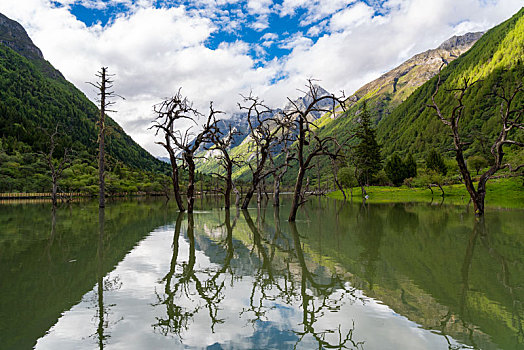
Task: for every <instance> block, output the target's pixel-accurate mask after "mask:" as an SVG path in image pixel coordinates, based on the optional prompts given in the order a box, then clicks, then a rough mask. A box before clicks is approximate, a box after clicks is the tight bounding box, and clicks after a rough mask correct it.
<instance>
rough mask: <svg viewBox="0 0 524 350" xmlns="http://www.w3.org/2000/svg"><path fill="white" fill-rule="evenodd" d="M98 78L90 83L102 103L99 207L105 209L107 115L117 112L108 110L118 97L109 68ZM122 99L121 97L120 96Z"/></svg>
mask: <svg viewBox="0 0 524 350" xmlns="http://www.w3.org/2000/svg"><path fill="white" fill-rule="evenodd" d="M95 75H96V77H97V78H99V79H100V81H97V82H96V83H88V84H90V85H92V86H94V87H95V88H96V89H97V90H98V92H97V95H98V98H99V101H100V116H99V119H98V122H97V124H98V184H99V192H98V196H99V200H98V203H99V207H100V208H103V207H105V186H106V185H105V137H106V131H107V126H106V120H105V118H106V113H107V112H115V111H114V110H110V109H108V107H110V106H112V105H114V104H115V102H114V101H111V98H112V97H115V96H118V95H116V94H115V92H114V91H113V90H112V88H113V80H112V79H111V77H112V76H113V74H108V73H107V67H102V68H101V69H100V71H98V72H97V73H96V74H95ZM119 97H121V96H119Z"/></svg>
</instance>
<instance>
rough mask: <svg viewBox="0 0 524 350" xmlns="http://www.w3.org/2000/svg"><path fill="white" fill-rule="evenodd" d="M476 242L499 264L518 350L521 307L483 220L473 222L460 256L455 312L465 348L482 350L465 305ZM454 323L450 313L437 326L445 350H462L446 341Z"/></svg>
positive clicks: (522, 333)
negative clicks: (462, 260)
mask: <svg viewBox="0 0 524 350" xmlns="http://www.w3.org/2000/svg"><path fill="white" fill-rule="evenodd" d="M479 239H480V241H481V243H482V245H483V246H484V248H485V249H486V251H487V252H488V253H489V255H490V256H491V257H492V258H493V259H494V260H495V262H496V263H498V264H500V267H501V272H500V274H499V275H498V279H499V282H500V283H501V285H502V286H504V288H505V289H506V290H507V291H508V293H509V295H510V297H511V305H512V306H513V308H512V310H511V312H512V314H511V315H512V319H511V321H512V324H513V325H514V326H515V328H516V329H517V333H516V335H515V346H516V347H515V348H516V349H517V348H520V347H521V346H522V345H523V344H524V331H523V328H522V316H521V313H522V303H521V301H520V300H519V299H518V297H517V294H516V293H515V292H514V291H515V287H514V286H513V285H512V283H511V278H510V273H509V269H508V261H507V259H506V258H505V257H504V256H503V255H502V254H500V253H499V252H498V251H497V249H496V248H495V247H494V245H493V244H492V242H491V237H490V235H489V232H488V229H487V228H486V223H485V221H484V217H480V218H475V223H474V226H473V231H472V232H471V234H470V236H469V239H468V244H467V246H466V253H465V255H464V262H463V264H462V268H461V277H462V286H461V294H460V299H459V310H458V315H457V316H458V318H459V319H460V322H461V324H462V326H463V327H464V329H465V330H466V331H467V333H468V341H469V344H471V347H470V346H468V347H467V348H468V349H471V348H473V349H479V350H480V349H482V345H479V344H478V343H477V341H476V339H475V338H476V337H475V332H476V330H477V326H476V325H475V323H474V321H475V317H474V315H473V313H472V312H471V311H470V310H469V303H468V295H469V293H470V292H473V293H474V291H472V290H471V289H470V285H469V284H470V283H469V274H470V270H471V265H472V261H473V255H474V251H475V246H476V244H477V241H478V240H479ZM454 320H455V315H454V313H453V311H452V310H451V309H450V310H449V311H448V313H447V314H446V315H445V316H444V317H443V318H442V320H441V322H440V327H441V328H440V331H441V332H442V335H443V336H444V337H445V339H446V341H447V343H448V349H450V350H456V349H462V348H464V347H463V346H462V345H457V344H452V343H451V340H450V336H449V335H448V334H447V329H448V328H451V327H452V325H451V323H453V322H454Z"/></svg>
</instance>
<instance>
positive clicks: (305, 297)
mask: <svg viewBox="0 0 524 350" xmlns="http://www.w3.org/2000/svg"><path fill="white" fill-rule="evenodd" d="M224 212H225V218H224V222H223V223H222V224H221V225H219V226H217V227H215V228H214V229H222V230H225V234H226V235H225V238H223V240H222V241H221V242H219V246H221V247H222V249H223V251H224V252H225V256H224V258H223V260H222V261H221V263H220V265H218V266H217V265H214V264H212V265H208V266H206V267H200V266H201V265H199V264H198V263H197V261H196V260H197V254H196V244H195V222H194V217H193V215H191V214H188V219H187V240H188V244H189V255H188V258H187V261H179V241H180V234H181V229H182V222H183V221H184V214H183V213H180V214H179V216H178V217H177V220H176V224H175V232H174V237H173V256H172V258H171V265H170V269H169V272H168V273H167V274H166V276H164V278H163V279H162V282H163V283H165V285H164V291H163V293H157V294H156V296H157V303H156V304H155V306H165V308H166V312H165V314H164V315H165V316H163V317H157V318H156V320H157V322H156V323H155V324H153V328H154V329H155V331H158V332H160V333H161V334H163V335H175V336H176V337H178V338H179V339H180V340H181V341H182V339H183V333H184V332H186V331H188V330H189V328H190V326H191V323H192V322H193V319H194V317H196V315H197V314H198V313H199V312H200V311H203V310H206V311H207V312H206V313H207V315H208V317H209V320H210V323H211V326H210V327H211V331H212V332H215V327H216V325H218V324H221V323H224V322H225V319H224V318H222V317H221V316H220V315H219V311H220V310H221V303H222V302H223V301H224V298H225V295H226V288H228V285H226V283H225V282H226V280H228V279H230V281H231V282H230V285H229V287H233V285H234V283H235V281H239V280H240V279H241V277H238V276H235V273H239V272H235V268H234V267H232V266H231V263H232V261H233V259H234V258H235V249H234V245H233V229H234V227H235V224H236V222H237V220H238V217H239V216H238V214H239V213H238V212H237V216H236V217H235V219H234V221H233V222H231V213H230V211H229V210H225V211H224ZM265 215H266V213H265V211H264V210H262V211H260V210H259V211H258V215H257V220H256V223H255V222H254V221H253V219H252V218H251V216H250V214H249V212H248V211H247V210H244V211H243V217H244V219H245V223H246V224H247V227H248V228H249V232H250V233H251V239H252V245H251V246H250V247H249V249H250V252H249V256H250V257H249V258H248V259H249V261H252V262H254V264H255V266H253V267H252V268H253V270H252V271H250V272H249V275H250V276H252V277H251V278H252V283H250V286H251V292H250V295H249V298H248V302H247V305H246V306H245V307H244V308H242V309H241V310H238V312H239V314H238V316H239V317H240V318H245V319H246V322H247V324H251V325H252V326H253V328H254V329H255V327H256V325H258V324H259V323H260V322H267V321H269V322H271V321H272V320H271V315H270V314H269V312H270V311H271V310H274V309H276V308H279V305H284V306H289V307H293V306H295V307H299V310H300V313H301V314H302V320H301V323H300V324H299V327H300V328H301V329H290V330H288V331H290V332H292V333H291V334H295V338H294V339H295V340H294V341H295V344H294V347H295V348H297V347H298V346H299V345H300V344H301V343H302V342H303V341H304V340H305V339H308V340H307V341H308V344H310V342H314V343H316V344H317V345H318V347H319V348H331V349H341V348H352V349H362V348H363V345H364V343H363V342H359V341H356V340H354V332H355V326H354V323H353V324H352V325H351V326H350V328H349V329H343V327H342V326H341V325H337V326H335V327H333V328H329V327H328V328H326V326H322V325H320V324H319V321H320V320H321V319H323V317H324V316H326V315H328V314H330V313H331V312H334V311H338V310H340V308H341V307H342V306H343V305H344V304H346V303H354V302H361V303H364V302H365V301H366V299H365V298H364V297H362V296H358V295H357V294H358V293H357V291H356V289H355V288H353V287H351V286H350V285H349V284H348V283H346V282H345V281H344V280H343V279H342V278H340V276H338V275H337V274H334V275H332V276H330V277H325V276H320V275H316V274H315V273H313V272H311V271H310V269H309V268H308V263H307V262H306V257H305V256H304V252H303V250H302V244H301V241H300V235H299V233H298V229H297V226H296V225H295V224H294V223H292V224H290V225H289V233H288V234H286V233H284V232H283V231H282V228H281V225H280V216H279V211H278V207H276V208H275V212H274V223H275V226H274V227H272V228H271V229H270V228H268V227H267V226H266V225H265ZM240 263H241V265H242V264H243V263H244V262H243V261H240ZM309 265H310V266H312V264H311V263H309ZM313 265H314V263H313ZM235 266H236V265H235ZM308 346H309V345H308Z"/></svg>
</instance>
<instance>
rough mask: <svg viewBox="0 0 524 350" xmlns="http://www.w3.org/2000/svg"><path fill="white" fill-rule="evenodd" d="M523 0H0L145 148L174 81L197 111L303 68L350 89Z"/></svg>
mask: <svg viewBox="0 0 524 350" xmlns="http://www.w3.org/2000/svg"><path fill="white" fill-rule="evenodd" d="M522 5H523V2H522V0H385V1H380V0H367V1H361V0H312V1H307V0H279V1H272V0H195V1H168V0H55V1H50V0H0V12H1V13H3V14H4V15H6V16H7V17H9V18H11V19H13V20H16V21H18V22H19V23H21V24H22V25H23V26H24V28H25V29H26V30H27V32H28V34H29V36H30V37H31V38H32V40H33V42H34V43H35V44H36V45H37V46H38V47H39V48H40V49H41V50H42V52H43V54H44V57H45V58H46V59H47V60H48V61H50V62H51V64H53V66H55V68H57V69H59V70H60V71H61V72H62V73H63V74H64V76H65V77H66V78H67V79H68V80H69V81H71V82H72V83H73V84H75V85H76V86H77V87H78V88H79V89H80V90H82V91H83V92H84V93H85V94H86V95H87V96H88V97H89V98H90V99H91V100H93V101H94V100H95V97H96V92H95V91H94V90H93V87H92V86H91V85H89V84H87V83H86V82H87V81H95V80H96V78H95V74H96V72H97V71H98V70H99V69H100V67H102V66H104V67H108V70H109V72H110V73H113V74H115V76H114V80H115V84H114V89H115V91H116V92H117V93H118V94H119V95H121V96H123V97H125V100H118V101H116V102H117V103H116V105H115V106H114V107H115V108H114V109H116V110H117V112H116V113H112V114H110V116H111V117H112V118H114V119H115V120H116V121H117V122H118V123H119V124H120V125H121V126H122V127H123V128H124V130H125V131H126V132H127V133H128V134H130V135H131V136H132V137H133V139H134V140H135V141H137V142H138V143H139V144H140V145H142V146H143V147H144V148H146V149H147V150H148V151H150V152H151V153H152V154H153V155H156V156H160V155H164V154H165V153H164V151H163V149H162V148H161V146H159V145H156V144H155V141H156V140H157V138H156V137H155V135H154V132H153V131H152V130H148V128H149V127H150V126H151V121H152V120H153V119H154V118H155V115H154V113H153V105H155V104H158V103H160V102H161V101H163V100H164V99H166V98H168V97H169V96H172V95H173V94H174V93H175V92H176V91H178V89H179V88H182V93H183V95H185V96H187V97H188V98H189V99H190V100H192V101H194V105H195V107H197V108H198V109H199V110H200V111H201V112H202V113H206V112H207V111H208V108H209V102H210V101H213V103H214V107H215V108H216V109H218V110H221V111H224V112H226V115H225V117H226V118H227V117H228V115H231V114H232V113H235V112H238V102H240V100H241V96H240V94H244V95H245V94H249V93H250V92H252V93H253V94H254V95H256V96H259V97H260V98H262V99H263V100H264V101H265V102H266V104H268V105H270V106H272V107H282V106H283V105H284V104H285V102H286V99H287V98H288V97H289V98H292V99H293V98H296V97H298V96H299V95H300V94H302V93H301V92H300V90H303V88H304V86H305V84H306V83H307V79H309V78H313V79H316V80H318V83H319V84H320V85H321V86H322V87H323V88H325V89H326V90H328V91H330V92H332V93H335V94H336V95H339V94H340V93H341V91H344V93H345V95H346V96H349V95H351V94H352V93H353V92H355V91H356V90H357V89H358V88H359V87H361V86H362V85H364V84H365V83H367V82H369V81H371V80H373V79H375V78H378V77H379V76H380V75H382V74H383V73H385V72H387V71H389V70H390V69H392V68H394V67H395V66H397V65H399V64H401V63H402V62H403V61H405V60H406V59H408V58H410V57H411V56H413V55H415V54H417V53H420V52H423V51H425V50H428V49H431V48H435V47H437V46H438V45H440V43H442V42H443V41H445V40H446V39H448V38H450V37H451V36H453V35H461V34H465V33H467V32H474V31H484V30H487V29H489V28H491V27H493V26H494V25H496V24H498V23H500V22H502V21H504V20H506V19H507V18H509V17H511V16H512V15H513V14H515V13H516V12H517V11H518V10H519V9H520V8H521V7H522Z"/></svg>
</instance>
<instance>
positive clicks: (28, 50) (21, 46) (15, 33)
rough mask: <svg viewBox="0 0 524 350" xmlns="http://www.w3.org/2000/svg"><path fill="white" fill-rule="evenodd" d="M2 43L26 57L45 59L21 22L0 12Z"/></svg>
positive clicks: (0, 39) (0, 41)
mask: <svg viewBox="0 0 524 350" xmlns="http://www.w3.org/2000/svg"><path fill="white" fill-rule="evenodd" d="M0 43H2V44H4V45H5V46H7V47H9V48H11V49H13V50H14V51H16V52H18V53H19V54H20V55H22V56H24V57H25V58H28V59H31V60H35V59H44V56H43V55H42V51H40V49H39V48H38V47H36V46H35V44H33V41H32V40H31V38H30V37H29V35H27V32H26V31H25V29H24V27H22V25H20V23H18V22H16V21H13V20H11V19H9V18H7V17H6V16H4V15H3V14H1V13H0Z"/></svg>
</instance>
